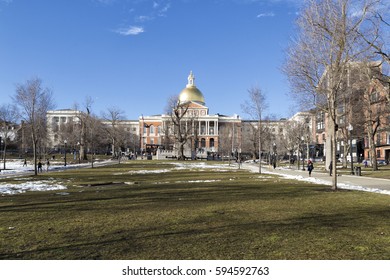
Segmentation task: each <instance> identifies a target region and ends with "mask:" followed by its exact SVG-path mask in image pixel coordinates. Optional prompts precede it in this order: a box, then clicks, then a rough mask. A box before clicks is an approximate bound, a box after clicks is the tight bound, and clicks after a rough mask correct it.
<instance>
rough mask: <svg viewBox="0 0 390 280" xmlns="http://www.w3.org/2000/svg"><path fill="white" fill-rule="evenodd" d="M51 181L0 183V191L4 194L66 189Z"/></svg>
mask: <svg viewBox="0 0 390 280" xmlns="http://www.w3.org/2000/svg"><path fill="white" fill-rule="evenodd" d="M52 183H53V182H52V181H31V182H24V183H21V184H8V183H6V184H0V193H1V194H2V195H5V194H18V193H24V192H27V191H52V190H65V189H66V187H65V186H62V185H58V184H52Z"/></svg>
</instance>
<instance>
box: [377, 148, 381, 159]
mask: <svg viewBox="0 0 390 280" xmlns="http://www.w3.org/2000/svg"><path fill="white" fill-rule="evenodd" d="M376 157H377V158H380V157H381V150H377V151H376Z"/></svg>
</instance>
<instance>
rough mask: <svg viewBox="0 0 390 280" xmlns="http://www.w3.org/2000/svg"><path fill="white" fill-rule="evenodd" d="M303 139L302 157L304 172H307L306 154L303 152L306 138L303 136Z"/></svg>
mask: <svg viewBox="0 0 390 280" xmlns="http://www.w3.org/2000/svg"><path fill="white" fill-rule="evenodd" d="M301 139H302V145H301V147H302V153H301V156H302V170H303V171H305V170H306V169H305V152H304V150H303V147H304V145H305V137H304V136H302V137H301Z"/></svg>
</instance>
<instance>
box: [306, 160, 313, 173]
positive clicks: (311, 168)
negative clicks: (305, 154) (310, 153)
mask: <svg viewBox="0 0 390 280" xmlns="http://www.w3.org/2000/svg"><path fill="white" fill-rule="evenodd" d="M313 169H314V165H313V162H312V161H311V160H310V159H309V161H308V162H307V170H308V171H309V177H311V172H312V171H313Z"/></svg>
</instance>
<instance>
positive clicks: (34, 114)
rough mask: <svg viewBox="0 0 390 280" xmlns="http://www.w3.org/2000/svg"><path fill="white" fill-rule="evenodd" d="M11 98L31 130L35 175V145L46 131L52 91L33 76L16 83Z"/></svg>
mask: <svg viewBox="0 0 390 280" xmlns="http://www.w3.org/2000/svg"><path fill="white" fill-rule="evenodd" d="M13 100H14V102H15V103H16V105H17V106H19V107H20V109H21V118H22V120H23V121H24V122H25V124H26V125H28V126H29V128H30V131H31V140H32V145H33V155H34V172H35V175H37V174H38V171H37V146H38V143H39V141H40V138H41V137H43V135H44V133H45V132H46V112H47V111H48V110H50V109H52V108H53V107H54V103H53V99H52V92H51V90H50V89H48V88H42V81H41V80H40V79H38V78H35V79H32V80H28V81H27V82H26V83H25V84H19V85H17V87H16V95H15V96H14V97H13Z"/></svg>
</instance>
